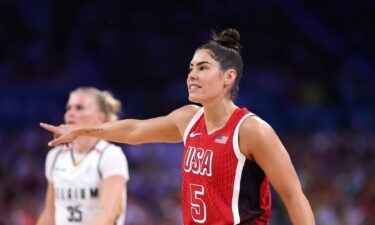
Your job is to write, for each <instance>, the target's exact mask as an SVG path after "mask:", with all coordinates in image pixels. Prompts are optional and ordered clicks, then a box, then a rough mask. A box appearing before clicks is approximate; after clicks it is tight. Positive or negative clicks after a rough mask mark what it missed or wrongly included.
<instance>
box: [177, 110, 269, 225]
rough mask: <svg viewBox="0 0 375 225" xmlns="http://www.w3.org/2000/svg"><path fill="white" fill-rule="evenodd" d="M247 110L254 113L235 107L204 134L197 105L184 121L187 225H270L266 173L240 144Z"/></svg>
mask: <svg viewBox="0 0 375 225" xmlns="http://www.w3.org/2000/svg"><path fill="white" fill-rule="evenodd" d="M249 116H254V114H253V113H250V112H249V111H248V110H247V109H246V108H237V109H236V110H235V111H234V112H233V113H232V115H231V116H230V118H229V120H228V121H227V123H226V125H225V126H224V127H223V128H221V129H219V130H216V131H215V132H213V133H211V134H208V133H207V128H206V124H205V117H204V109H203V108H201V109H200V110H199V111H198V112H197V113H196V114H195V115H194V117H193V118H192V120H191V121H190V123H189V124H188V126H187V128H186V130H185V133H184V144H185V148H184V157H183V159H184V161H183V164H182V214H183V220H184V224H185V225H187V224H210V225H219V224H220V225H223V224H251V225H255V224H256V225H258V224H260V225H268V221H269V219H270V216H271V194H270V189H269V184H268V180H267V177H266V176H265V174H264V172H263V171H262V169H261V168H260V167H259V166H258V165H257V164H256V162H255V161H251V160H247V159H246V157H245V156H244V155H243V154H242V153H241V151H240V148H239V142H238V140H239V139H238V132H239V127H240V125H241V123H242V122H243V120H244V119H245V118H247V117H249Z"/></svg>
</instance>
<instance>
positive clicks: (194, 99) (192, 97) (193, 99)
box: [189, 94, 201, 103]
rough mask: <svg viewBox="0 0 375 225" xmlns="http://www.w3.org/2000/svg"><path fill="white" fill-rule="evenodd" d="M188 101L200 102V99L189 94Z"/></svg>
mask: <svg viewBox="0 0 375 225" xmlns="http://www.w3.org/2000/svg"><path fill="white" fill-rule="evenodd" d="M189 101H190V102H193V103H201V99H200V98H198V97H197V96H194V95H191V94H189Z"/></svg>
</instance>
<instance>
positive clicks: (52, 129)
mask: <svg viewBox="0 0 375 225" xmlns="http://www.w3.org/2000/svg"><path fill="white" fill-rule="evenodd" d="M39 125H40V126H41V127H43V128H44V129H46V130H48V131H50V132H52V133H55V131H56V127H55V126H52V125H49V124H47V123H40V124H39Z"/></svg>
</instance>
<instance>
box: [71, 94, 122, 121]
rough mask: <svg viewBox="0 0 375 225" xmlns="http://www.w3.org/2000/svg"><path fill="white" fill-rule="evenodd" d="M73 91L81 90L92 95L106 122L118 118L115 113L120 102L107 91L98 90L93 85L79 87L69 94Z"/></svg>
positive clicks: (118, 110)
mask: <svg viewBox="0 0 375 225" xmlns="http://www.w3.org/2000/svg"><path fill="white" fill-rule="evenodd" d="M75 92H83V93H87V94H90V95H92V96H94V97H95V99H96V103H97V105H98V108H99V110H100V111H101V112H103V113H104V114H105V115H106V122H107V121H115V120H118V115H117V114H118V113H119V112H120V110H121V105H122V104H121V102H120V100H118V99H116V98H114V97H113V95H112V93H110V92H109V91H104V90H99V89H97V88H94V87H79V88H77V89H75V90H73V91H71V92H70V94H73V93H75Z"/></svg>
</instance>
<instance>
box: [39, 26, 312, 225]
mask: <svg viewBox="0 0 375 225" xmlns="http://www.w3.org/2000/svg"><path fill="white" fill-rule="evenodd" d="M239 38H240V35H239V33H238V32H237V31H236V30H234V29H226V30H224V31H222V32H221V33H218V34H214V35H213V38H212V40H211V41H210V42H208V43H206V44H204V45H202V46H200V47H199V48H198V49H197V50H196V51H195V54H194V56H193V58H192V60H191V62H190V66H189V68H190V72H189V74H188V77H187V87H188V92H189V100H190V101H192V102H194V103H200V104H201V105H202V106H203V107H198V106H196V105H187V106H184V107H181V108H179V109H177V110H175V111H173V112H171V113H170V114H169V115H167V116H162V117H157V118H153V119H148V120H135V119H128V120H121V121H116V122H110V123H104V124H101V125H91V126H80V125H60V126H58V127H56V126H52V125H48V124H43V123H42V124H41V126H42V127H44V128H45V129H47V130H49V131H51V132H53V133H54V134H55V135H56V136H58V137H57V138H56V139H55V140H52V141H51V142H50V143H49V145H51V146H56V145H59V144H62V143H70V142H72V141H74V140H75V139H76V138H78V137H81V136H90V137H98V138H103V139H106V140H110V141H115V142H123V143H129V144H140V143H148V142H182V141H183V142H184V145H185V148H184V158H183V163H182V165H183V166H182V173H183V178H182V212H183V220H184V224H262V225H265V224H269V220H270V217H271V211H270V210H271V196H270V190H269V183H268V182H269V181H270V183H271V184H272V185H273V186H274V187H275V189H276V191H277V192H278V193H279V195H280V196H281V198H282V200H283V202H284V203H285V205H286V207H287V210H288V213H289V216H290V218H291V221H292V222H293V224H296V225H301V224H304V225H312V224H315V221H314V216H313V213H312V210H311V207H310V205H309V202H308V200H307V199H306V197H305V195H304V194H303V192H302V190H301V185H300V182H299V180H298V177H297V175H296V172H295V170H294V167H293V165H292V163H291V160H290V158H289V155H288V153H287V151H286V149H285V148H284V146H283V144H282V143H281V142H280V140H279V138H278V136H277V135H276V134H275V132H274V130H273V129H272V128H271V126H270V125H269V124H267V123H266V122H265V121H263V120H262V119H261V118H259V117H258V116H256V115H254V114H253V113H251V112H249V111H248V110H247V109H246V108H239V107H238V106H236V105H235V104H234V102H233V96H234V95H235V94H236V92H237V91H238V84H239V81H240V79H241V75H242V67H243V65H242V59H241V55H240V53H239V50H240V45H239Z"/></svg>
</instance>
